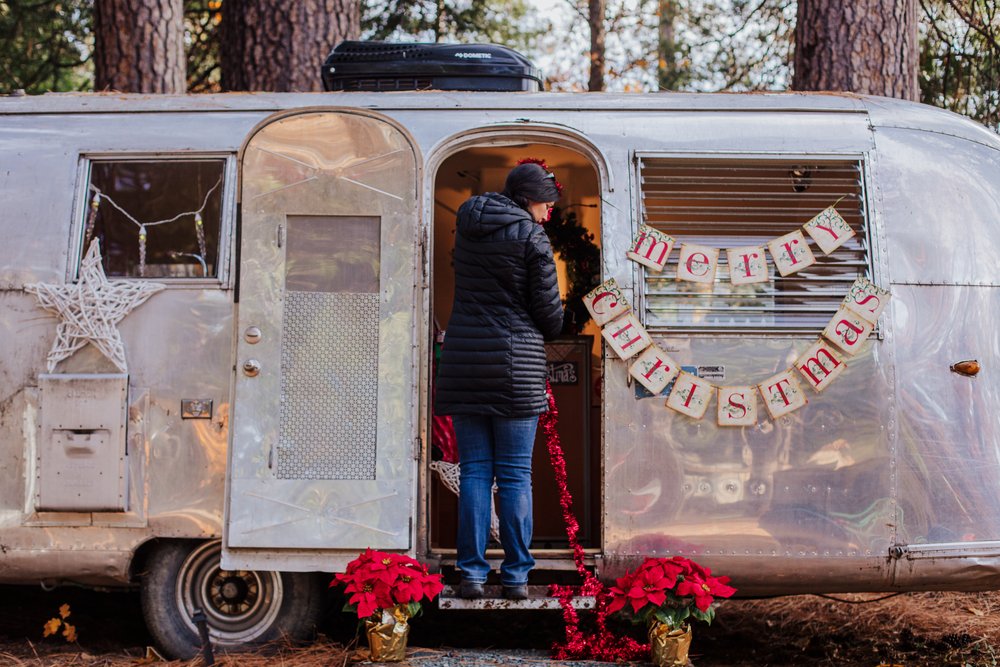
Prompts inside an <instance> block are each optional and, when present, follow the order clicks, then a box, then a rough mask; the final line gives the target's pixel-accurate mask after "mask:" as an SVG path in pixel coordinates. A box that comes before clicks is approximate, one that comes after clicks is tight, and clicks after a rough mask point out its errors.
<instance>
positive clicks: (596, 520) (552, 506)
mask: <svg viewBox="0 0 1000 667" xmlns="http://www.w3.org/2000/svg"><path fill="white" fill-rule="evenodd" d="M524 158H538V159H542V160H544V161H545V162H546V164H547V165H548V167H549V169H551V170H552V171H553V172H554V173H555V174H556V178H557V179H558V180H559V181H560V182H561V183H562V185H563V187H564V190H563V195H562V199H561V201H560V202H559V204H558V206H557V207H556V210H554V211H553V216H552V219H551V220H550V222H548V223H546V231H547V232H548V234H549V239H550V241H552V245H553V250H554V251H555V259H556V267H557V270H558V274H559V288H560V293H561V294H562V297H563V302H564V304H567V305H569V304H572V303H574V302H578V301H579V297H581V296H582V295H583V294H585V293H586V292H587V291H589V290H590V289H592V288H593V287H595V286H596V285H597V284H599V282H600V271H601V269H600V267H601V261H600V242H601V241H600V239H601V233H600V226H601V190H600V179H599V177H598V173H597V170H596V168H595V167H594V165H593V164H592V163H591V161H590V160H589V159H588V158H587V157H586V156H585V155H584V154H582V153H580V152H577V151H575V150H572V149H570V148H566V147H563V146H556V145H551V144H544V143H523V144H513V143H505V144H504V145H488V146H475V147H471V148H466V149H463V150H461V151H459V152H457V153H455V154H453V155H451V156H450V157H448V158H447V159H446V160H445V161H444V162H443V163H442V164H441V167H440V168H439V170H438V172H437V174H436V179H435V184H434V220H433V265H432V276H433V301H432V304H431V305H432V313H433V314H432V322H433V326H434V329H435V335H437V334H438V332H439V331H443V332H444V337H446V336H447V332H446V330H447V324H448V319H449V317H450V316H451V307H452V299H453V297H454V270H453V267H452V252H453V249H454V244H455V216H456V213H457V211H458V208H459V206H460V205H461V204H462V202H464V201H465V200H466V199H468V198H469V197H470V196H472V195H475V194H480V193H483V192H499V191H500V190H502V189H503V184H504V179H505V178H506V176H507V172H509V171H510V169H511V168H513V167H514V166H515V165H516V164H517V162H518V160H521V159H524ZM581 290H582V291H581ZM567 297H568V300H567ZM567 301H568V303H567ZM581 312H582V313H583V314H582V315H578V316H577V321H576V322H574V323H573V324H572V325H570V326H568V327H567V328H566V329H565V330H564V332H563V335H562V336H561V337H560V338H559V339H558V340H556V341H552V342H550V343H547V344H546V357H547V361H548V371H549V380H550V383H551V384H552V387H553V391H554V393H555V397H556V404H557V407H558V409H559V425H558V428H559V434H560V439H561V441H562V448H563V451H564V456H565V460H566V469H567V476H568V484H567V486H568V489H569V491H570V493H571V494H572V495H573V507H574V511H575V514H576V516H577V519H578V520H579V522H580V533H579V537H580V542H581V544H582V545H583V546H584V547H588V548H592V549H597V548H599V547H600V537H601V535H600V527H601V524H600V517H601V514H602V511H601V509H602V508H601V502H602V489H601V462H602V460H603V457H602V451H601V432H602V429H601V386H602V376H603V367H602V363H601V341H600V329H599V328H598V327H597V326H596V325H595V324H594V323H593V322H592V321H589V320H588V321H586V322H583V320H584V319H585V317H586V316H585V310H583V309H581ZM440 339H441V337H440V336H438V337H437V340H438V341H440ZM438 435H440V434H438ZM439 445H441V439H440V438H439V437H432V458H435V459H440V458H441V457H442V456H448V454H447V452H444V451H442V448H441V447H440V446H439ZM447 448H448V444H447V443H445V449H447ZM533 487H534V540H533V542H532V553H533V554H534V556H535V558H536V559H537V560H538V567H540V568H545V564H544V563H545V559H546V558H549V559H560V558H563V557H565V556H568V554H569V552H568V546H569V545H568V542H567V539H566V532H565V526H564V522H563V518H562V510H561V507H560V505H559V489H558V486H557V484H556V481H555V477H554V474H553V471H552V465H551V463H550V461H549V452H548V449H547V447H546V442H545V436H544V434H543V433H542V431H541V429H539V431H538V436H537V437H536V440H535V450H534V459H533ZM429 516H430V522H429V523H430V526H429V527H430V536H429V544H430V547H431V550H432V551H433V552H435V553H439V554H441V555H442V556H443V557H444V558H445V559H446V560H447V559H448V556H449V554H453V553H454V548H455V533H456V528H457V498H456V495H455V494H454V493H453V492H452V491H451V490H449V489H448V488H447V486H446V484H444V483H443V482H442V479H441V475H439V474H437V473H432V475H431V478H430V513H429ZM498 546H499V545H497V544H491V548H493V547H498ZM496 553H497V554H498V555H499V553H500V552H496Z"/></svg>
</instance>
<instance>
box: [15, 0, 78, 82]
mask: <svg viewBox="0 0 1000 667" xmlns="http://www.w3.org/2000/svg"><path fill="white" fill-rule="evenodd" d="M92 16H93V14H92V12H91V3H90V2H87V1H86V0H61V1H56V0H20V1H11V2H4V1H0V35H3V36H4V38H3V39H0V82H3V83H2V84H0V85H2V90H3V91H4V92H5V91H13V90H18V89H22V90H24V91H25V92H27V93H28V94H38V93H44V92H46V91H50V90H51V91H62V90H86V89H88V88H90V87H91V81H92V78H91V74H90V69H89V67H90V64H89V60H90V50H91V44H92V40H93V36H92V34H91V20H92Z"/></svg>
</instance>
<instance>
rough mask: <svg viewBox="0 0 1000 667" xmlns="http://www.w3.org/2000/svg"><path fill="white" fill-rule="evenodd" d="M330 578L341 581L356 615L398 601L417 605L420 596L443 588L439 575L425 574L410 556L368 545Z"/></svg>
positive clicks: (371, 612)
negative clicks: (387, 551)
mask: <svg viewBox="0 0 1000 667" xmlns="http://www.w3.org/2000/svg"><path fill="white" fill-rule="evenodd" d="M334 581H335V582H336V583H340V584H344V592H345V593H348V594H349V595H350V597H349V598H348V604H349V605H353V606H355V607H356V609H357V613H358V617H359V618H364V617H366V616H370V615H372V614H374V613H376V612H377V611H378V610H379V609H387V608H389V607H393V606H395V605H398V604H413V603H417V604H418V605H419V602H420V600H422V599H423V598H424V597H426V598H427V599H428V600H433V599H434V598H435V597H436V596H437V594H438V593H440V592H441V589H442V588H443V584H442V583H441V575H439V574H429V573H428V572H427V568H426V567H425V566H424V565H422V564H421V563H419V562H418V561H416V560H414V559H413V558H410V557H409V556H406V555H404V554H390V553H386V552H383V551H373V550H371V549H366V550H365V551H364V553H361V554H359V555H358V557H357V558H355V559H354V560H352V561H351V562H350V563H348V565H347V569H346V571H345V572H344V573H343V574H337V575H336V576H335V578H334ZM331 585H333V584H331Z"/></svg>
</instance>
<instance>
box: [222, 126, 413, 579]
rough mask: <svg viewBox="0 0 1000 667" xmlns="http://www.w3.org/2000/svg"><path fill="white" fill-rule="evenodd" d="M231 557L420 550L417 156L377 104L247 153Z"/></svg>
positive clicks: (263, 133)
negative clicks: (415, 521)
mask: <svg viewBox="0 0 1000 667" xmlns="http://www.w3.org/2000/svg"><path fill="white" fill-rule="evenodd" d="M240 164H241V167H240V168H241V170H242V171H241V176H242V188H241V215H242V220H241V223H240V226H239V228H240V241H239V247H240V255H239V285H238V293H237V297H236V298H237V301H238V303H237V330H236V331H237V341H236V346H235V372H236V381H235V389H234V397H233V410H232V424H231V434H232V438H231V446H230V453H229V469H228V473H229V477H228V480H227V486H226V489H227V497H226V500H227V502H226V511H227V515H226V522H225V531H224V557H223V565H224V567H227V568H236V567H241V568H253V569H272V570H274V569H277V570H310V569H324V570H330V569H335V568H337V567H338V566H342V564H343V562H345V561H346V560H349V559H350V558H351V557H353V555H356V554H357V552H358V550H361V549H364V548H365V547H373V548H379V549H392V550H408V549H410V548H411V545H412V540H411V534H412V532H413V528H412V525H411V524H412V517H413V514H414V512H413V508H414V502H413V496H414V491H413V489H414V479H415V478H414V475H415V471H416V454H417V449H416V448H417V440H416V438H417V427H416V424H417V419H416V411H417V400H416V396H417V382H418V365H417V354H416V342H417V338H416V334H417V330H418V327H417V326H416V321H417V320H416V312H417V311H416V308H417V304H418V303H419V302H420V299H419V298H417V296H418V290H419V289H420V283H421V281H420V280H419V279H418V278H419V276H418V272H419V271H420V270H421V269H420V264H419V261H418V258H419V254H420V253H419V250H418V224H417V223H418V220H417V217H418V214H417V209H418V206H417V180H418V169H417V165H418V159H417V153H416V149H415V148H414V147H413V145H412V144H411V142H410V141H409V138H408V137H407V135H406V134H405V133H404V132H403V131H401V130H400V129H399V128H398V127H397V126H395V125H394V124H393V123H391V122H390V121H388V120H386V119H384V118H381V117H378V116H376V115H374V114H370V113H366V112H358V111H349V110H337V111H316V110H311V111H305V112H296V113H292V114H288V113H284V114H280V115H278V116H275V117H273V118H271V119H269V120H268V121H267V122H265V123H263V124H261V125H260V126H258V128H257V129H256V130H255V131H254V133H252V134H251V136H250V138H249V139H248V140H247V143H246V145H245V146H244V149H243V153H242V157H241V161H240Z"/></svg>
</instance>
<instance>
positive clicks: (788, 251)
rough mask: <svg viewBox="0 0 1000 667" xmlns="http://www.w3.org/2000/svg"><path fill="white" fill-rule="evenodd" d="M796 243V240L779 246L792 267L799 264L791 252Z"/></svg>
mask: <svg viewBox="0 0 1000 667" xmlns="http://www.w3.org/2000/svg"><path fill="white" fill-rule="evenodd" d="M798 242H799V240H798V239H792V240H791V241H788V242H787V243H785V244H784V245H783V246H781V247H782V248H784V249H785V252H787V253H788V258H789V259H790V260H792V266H795V265H796V264H798V263H799V260H798V258H797V257H796V256H795V253H794V252H792V246H793V245H794V244H796V243H798Z"/></svg>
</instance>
